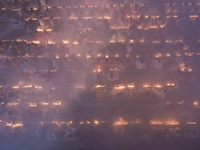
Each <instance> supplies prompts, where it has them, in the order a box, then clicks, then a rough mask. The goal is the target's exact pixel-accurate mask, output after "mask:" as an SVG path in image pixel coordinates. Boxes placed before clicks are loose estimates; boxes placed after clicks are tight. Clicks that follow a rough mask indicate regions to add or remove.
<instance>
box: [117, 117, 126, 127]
mask: <svg viewBox="0 0 200 150" xmlns="http://www.w3.org/2000/svg"><path fill="white" fill-rule="evenodd" d="M122 125H128V122H126V121H124V120H123V119H122V118H121V117H119V118H118V120H117V121H115V122H114V126H122Z"/></svg>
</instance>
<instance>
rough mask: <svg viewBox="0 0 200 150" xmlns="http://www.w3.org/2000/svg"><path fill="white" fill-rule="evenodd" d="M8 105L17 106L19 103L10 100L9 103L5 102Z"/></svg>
mask: <svg viewBox="0 0 200 150" xmlns="http://www.w3.org/2000/svg"><path fill="white" fill-rule="evenodd" d="M7 105H8V106H17V105H19V103H14V102H11V103H7Z"/></svg>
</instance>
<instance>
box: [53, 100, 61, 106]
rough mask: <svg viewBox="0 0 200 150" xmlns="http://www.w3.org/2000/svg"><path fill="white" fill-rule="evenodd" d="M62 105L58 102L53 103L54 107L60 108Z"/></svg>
mask: <svg viewBox="0 0 200 150" xmlns="http://www.w3.org/2000/svg"><path fill="white" fill-rule="evenodd" d="M61 104H62V102H61V101H56V102H53V106H60V105H61Z"/></svg>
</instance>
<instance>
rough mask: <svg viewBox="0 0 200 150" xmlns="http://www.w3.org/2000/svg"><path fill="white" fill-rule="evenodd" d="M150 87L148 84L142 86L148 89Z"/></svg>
mask: <svg viewBox="0 0 200 150" xmlns="http://www.w3.org/2000/svg"><path fill="white" fill-rule="evenodd" d="M150 87H151V85H150V84H144V85H143V88H150Z"/></svg>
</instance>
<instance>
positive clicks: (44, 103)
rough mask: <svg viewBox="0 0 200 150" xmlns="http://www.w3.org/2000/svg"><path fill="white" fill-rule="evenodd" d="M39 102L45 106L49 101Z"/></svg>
mask: <svg viewBox="0 0 200 150" xmlns="http://www.w3.org/2000/svg"><path fill="white" fill-rule="evenodd" d="M41 104H42V105H43V106H47V105H49V102H41Z"/></svg>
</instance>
